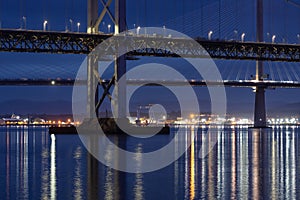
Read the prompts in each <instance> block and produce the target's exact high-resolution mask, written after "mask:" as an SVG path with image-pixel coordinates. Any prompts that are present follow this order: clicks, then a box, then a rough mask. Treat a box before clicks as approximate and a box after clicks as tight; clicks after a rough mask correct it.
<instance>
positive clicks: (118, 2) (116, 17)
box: [87, 0, 127, 119]
mask: <svg viewBox="0 0 300 200" xmlns="http://www.w3.org/2000/svg"><path fill="white" fill-rule="evenodd" d="M112 1H114V8H113V10H114V12H111V7H110V6H111V4H112ZM100 2H101V4H102V7H103V9H102V11H101V13H100V15H98V10H99V5H98V0H88V12H87V13H88V23H87V24H88V27H87V33H91V34H98V33H100V31H99V26H100V24H101V22H102V21H103V19H104V16H105V15H106V14H107V15H108V16H109V18H110V20H111V21H112V23H113V24H114V30H115V31H114V33H115V34H119V33H120V32H123V31H125V30H126V29H127V26H126V0H107V2H105V0H100ZM116 54H117V52H116ZM90 59H92V60H90ZM98 62H99V60H96V61H95V58H90V57H88V77H87V82H88V83H87V85H88V89H87V90H88V92H87V93H88V105H87V112H88V116H90V118H92V116H94V114H95V112H96V115H97V114H98V110H99V107H100V106H101V104H102V103H103V100H104V98H105V97H106V96H108V97H109V99H110V100H111V101H112V104H113V107H114V109H115V110H114V111H113V112H114V114H115V117H116V118H118V119H119V118H120V119H123V118H124V119H125V118H126V78H124V76H125V74H126V59H125V55H122V56H119V57H117V58H116V59H115V67H114V76H113V77H112V79H111V83H112V84H113V83H115V93H114V94H116V96H115V98H114V99H113V98H112V97H111V96H110V94H109V89H110V87H111V85H112V84H109V85H102V87H103V89H104V93H103V94H102V97H101V98H100V101H99V97H98V94H97V92H96V93H95V92H94V91H95V81H99V80H101V77H99V72H98ZM121 77H123V78H122V79H121ZM99 83H100V84H104V83H102V82H101V81H99ZM96 91H98V88H96ZM90 102H95V105H91V104H92V103H90ZM97 116H98V115H97Z"/></svg>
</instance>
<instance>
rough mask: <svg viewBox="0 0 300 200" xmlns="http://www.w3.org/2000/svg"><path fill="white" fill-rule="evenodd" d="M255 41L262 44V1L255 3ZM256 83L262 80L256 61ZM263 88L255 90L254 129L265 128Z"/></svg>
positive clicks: (262, 74) (260, 65) (261, 71)
mask: <svg viewBox="0 0 300 200" xmlns="http://www.w3.org/2000/svg"><path fill="white" fill-rule="evenodd" d="M256 6H257V7H256V40H257V42H262V41H263V39H264V37H263V0H257V1H256ZM255 80H256V81H263V80H264V67H263V62H262V61H256V76H255ZM266 121H267V120H266V103H265V87H262V86H257V87H256V88H255V107H254V128H266V127H267V123H266Z"/></svg>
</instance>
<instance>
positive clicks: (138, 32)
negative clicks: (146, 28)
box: [136, 26, 141, 35]
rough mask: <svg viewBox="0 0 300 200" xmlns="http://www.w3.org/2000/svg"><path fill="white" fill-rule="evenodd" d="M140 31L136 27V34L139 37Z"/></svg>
mask: <svg viewBox="0 0 300 200" xmlns="http://www.w3.org/2000/svg"><path fill="white" fill-rule="evenodd" d="M140 29H141V27H140V26H139V27H137V29H136V34H137V35H139V34H140Z"/></svg>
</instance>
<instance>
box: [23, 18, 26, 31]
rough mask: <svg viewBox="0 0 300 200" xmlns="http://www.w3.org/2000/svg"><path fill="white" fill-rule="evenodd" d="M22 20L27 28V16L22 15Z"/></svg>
mask: <svg viewBox="0 0 300 200" xmlns="http://www.w3.org/2000/svg"><path fill="white" fill-rule="evenodd" d="M22 20H23V24H24V29H26V17H25V16H23V17H22Z"/></svg>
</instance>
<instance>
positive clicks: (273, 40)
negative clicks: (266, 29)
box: [272, 35, 276, 43]
mask: <svg viewBox="0 0 300 200" xmlns="http://www.w3.org/2000/svg"><path fill="white" fill-rule="evenodd" d="M275 38H276V35H273V36H272V43H275Z"/></svg>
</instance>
